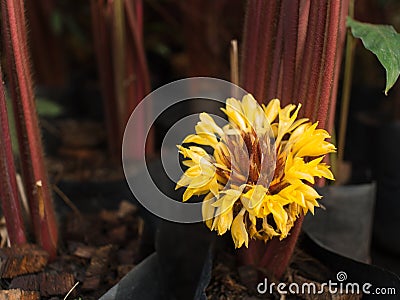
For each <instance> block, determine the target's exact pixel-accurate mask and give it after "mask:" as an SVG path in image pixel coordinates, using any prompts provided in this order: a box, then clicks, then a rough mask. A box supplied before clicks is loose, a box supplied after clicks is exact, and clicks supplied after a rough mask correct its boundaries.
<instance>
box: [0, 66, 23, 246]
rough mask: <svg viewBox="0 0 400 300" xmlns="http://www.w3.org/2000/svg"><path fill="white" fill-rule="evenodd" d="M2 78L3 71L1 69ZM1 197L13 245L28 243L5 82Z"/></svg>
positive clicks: (0, 115) (0, 113) (0, 106)
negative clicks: (13, 151) (9, 123)
mask: <svg viewBox="0 0 400 300" xmlns="http://www.w3.org/2000/svg"><path fill="white" fill-rule="evenodd" d="M0 78H1V79H3V73H2V71H1V69H0ZM0 121H1V128H0V176H1V179H0V197H1V205H2V210H3V214H4V217H5V219H6V226H7V232H8V237H9V239H10V242H11V245H14V244H24V243H26V236H25V226H24V222H23V219H22V211H21V203H20V201H19V198H18V189H17V181H16V177H15V176H16V172H15V166H14V157H13V153H12V145H11V136H10V129H9V125H8V114H7V104H6V97H5V88H4V84H3V83H1V84H0Z"/></svg>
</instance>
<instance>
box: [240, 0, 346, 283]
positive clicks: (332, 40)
mask: <svg viewBox="0 0 400 300" xmlns="http://www.w3.org/2000/svg"><path fill="white" fill-rule="evenodd" d="M347 1H348V0H340V1H329V0H298V1H297V0H296V1H295V0H280V1H262V0H253V1H248V4H247V16H246V23H245V30H244V38H243V40H244V43H243V51H242V53H243V60H242V68H241V70H242V74H241V78H242V84H243V88H244V89H246V90H248V91H249V92H251V93H253V95H254V96H255V98H256V99H257V100H258V101H259V102H267V101H269V100H270V99H272V98H280V100H281V104H282V105H287V104H289V103H293V102H301V103H303V105H304V108H303V109H302V113H303V115H304V116H306V117H308V118H310V119H311V120H312V121H313V122H315V121H319V126H320V127H322V128H328V129H331V126H332V124H333V118H334V107H335V103H336V89H337V81H338V74H339V70H340V69H339V67H340V62H341V54H342V51H341V49H342V45H343V42H344V38H345V24H344V22H343V20H344V16H345V15H346V14H347V5H346V3H347ZM282 97H284V98H282ZM329 110H333V112H332V111H329ZM301 225H302V219H299V220H298V221H297V222H296V223H295V225H294V227H293V228H292V230H291V233H290V237H288V238H286V239H284V240H282V241H279V240H278V239H276V238H274V239H272V240H271V241H268V243H267V247H265V253H264V254H262V255H264V257H260V251H259V247H260V246H258V245H257V243H250V244H249V249H248V250H247V251H246V250H245V252H244V253H243V255H242V258H243V261H244V262H245V263H248V262H250V261H252V262H253V263H258V264H259V266H260V267H265V268H266V269H267V270H268V271H269V272H270V273H271V274H273V275H274V276H275V277H276V278H277V279H279V278H280V277H281V276H282V274H283V272H284V271H285V269H286V267H287V266H288V263H289V261H290V258H291V256H292V253H293V250H294V248H295V245H296V241H297V238H298V235H299V233H300V229H301ZM246 256H247V257H246Z"/></svg>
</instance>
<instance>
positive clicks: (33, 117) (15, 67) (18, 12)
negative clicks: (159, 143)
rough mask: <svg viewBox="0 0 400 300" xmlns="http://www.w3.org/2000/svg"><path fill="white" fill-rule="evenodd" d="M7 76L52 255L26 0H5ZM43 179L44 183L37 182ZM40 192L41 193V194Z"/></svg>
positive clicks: (36, 215) (37, 220)
mask: <svg viewBox="0 0 400 300" xmlns="http://www.w3.org/2000/svg"><path fill="white" fill-rule="evenodd" d="M1 4H2V5H1V12H2V25H3V26H2V30H3V42H4V45H5V53H6V61H7V69H6V71H7V76H8V80H9V87H10V95H11V98H12V101H13V106H14V117H15V122H16V127H17V134H18V144H19V149H20V158H21V166H22V175H23V180H24V184H25V189H26V191H27V195H28V200H29V209H30V212H31V217H32V222H33V230H34V235H35V237H36V241H37V243H38V244H39V245H40V246H42V247H43V249H45V250H46V251H47V252H48V253H49V255H50V259H54V258H55V256H56V252H57V241H58V231H57V224H56V219H55V212H54V209H53V203H52V198H51V194H50V186H49V183H48V179H47V173H46V170H45V167H44V158H43V150H42V144H41V136H40V131H39V123H38V117H37V112H36V107H35V103H34V93H33V84H32V76H31V72H30V69H29V67H30V66H31V64H30V61H29V55H28V46H27V45H28V43H27V33H26V27H25V24H26V22H25V15H24V12H25V9H24V2H23V0H16V1H7V0H2V1H1ZM38 182H41V186H40V188H39V186H38V185H37V184H38ZM39 194H40V196H39Z"/></svg>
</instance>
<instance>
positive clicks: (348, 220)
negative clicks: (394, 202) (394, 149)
mask: <svg viewBox="0 0 400 300" xmlns="http://www.w3.org/2000/svg"><path fill="white" fill-rule="evenodd" d="M318 192H319V193H320V194H321V195H322V196H323V198H322V199H321V201H320V203H321V205H322V206H323V208H317V209H316V210H315V215H314V216H313V215H311V214H308V215H307V216H306V217H305V219H304V223H303V230H304V231H305V232H307V233H308V234H309V235H310V236H312V237H313V238H314V239H315V240H316V241H318V242H320V243H321V244H322V245H323V246H324V247H326V248H327V249H331V250H332V251H334V252H336V253H338V254H341V255H343V256H346V257H348V258H352V259H354V260H358V261H360V262H364V263H369V262H371V253H370V246H371V238H372V223H373V218H374V205H375V184H358V185H349V186H327V187H323V188H320V189H319V190H318Z"/></svg>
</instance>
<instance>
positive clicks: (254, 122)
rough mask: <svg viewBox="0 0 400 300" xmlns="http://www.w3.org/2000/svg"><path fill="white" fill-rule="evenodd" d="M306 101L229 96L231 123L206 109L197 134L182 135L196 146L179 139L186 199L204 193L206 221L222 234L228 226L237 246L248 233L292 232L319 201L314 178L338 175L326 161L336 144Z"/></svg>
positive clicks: (254, 235)
mask: <svg viewBox="0 0 400 300" xmlns="http://www.w3.org/2000/svg"><path fill="white" fill-rule="evenodd" d="M300 107H301V105H300V104H299V105H298V106H297V107H296V106H295V105H288V106H286V107H284V108H281V107H280V102H279V100H277V99H273V100H271V101H270V102H269V104H268V105H267V106H264V105H263V106H262V107H261V106H260V105H258V103H257V101H256V100H255V99H254V98H253V96H252V95H250V94H248V95H245V96H244V97H243V99H242V101H238V100H236V99H233V98H229V99H227V101H226V107H225V108H223V109H222V110H223V112H224V113H225V114H226V115H227V117H228V124H227V125H225V126H223V127H220V126H218V125H217V124H216V123H215V122H214V120H213V118H212V117H211V116H209V115H208V114H207V113H201V114H200V121H199V122H198V123H197V125H196V127H195V130H196V134H192V135H189V136H187V137H186V138H185V140H184V141H183V143H182V144H189V143H190V144H197V145H198V146H188V147H184V146H178V149H179V152H180V153H181V154H182V155H183V157H184V158H186V160H184V161H183V164H184V165H185V166H187V167H188V169H187V170H186V171H185V173H184V174H183V175H182V177H181V179H180V180H179V181H178V183H177V185H176V188H180V187H186V190H185V192H184V194H183V201H187V200H188V199H190V198H191V197H192V196H193V195H205V197H204V199H203V204H202V214H203V220H204V221H205V223H206V225H207V226H208V227H209V228H210V229H211V230H216V231H217V232H218V234H220V235H222V234H224V233H226V232H227V231H228V230H230V231H231V234H232V238H233V241H234V243H235V247H237V248H239V247H241V246H242V245H243V244H245V246H246V247H247V246H248V241H249V238H253V239H259V240H264V241H268V240H269V239H271V238H273V237H275V236H276V237H279V238H280V239H284V238H285V237H287V235H288V234H289V232H290V230H291V228H292V227H293V225H294V222H295V221H296V219H297V218H298V217H299V216H300V215H301V214H306V213H307V212H308V211H310V212H311V213H314V208H315V207H318V206H319V204H318V201H317V200H318V199H320V198H321V196H320V195H319V194H318V193H317V192H316V191H315V190H314V188H313V187H312V186H311V185H312V184H314V178H315V177H319V178H321V177H324V178H327V179H331V180H333V179H334V178H333V175H332V173H331V171H330V170H329V166H327V165H326V164H325V163H323V162H322V161H323V158H324V156H325V155H326V154H327V153H330V152H334V151H335V147H334V146H333V145H332V144H331V143H329V142H327V141H326V139H328V138H330V136H329V134H328V132H326V131H325V130H323V129H317V125H318V123H314V124H312V123H311V122H309V120H308V119H306V118H302V119H297V115H298V112H299V109H300ZM207 148H210V149H212V151H211V153H209V152H207V151H206V149H207Z"/></svg>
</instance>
